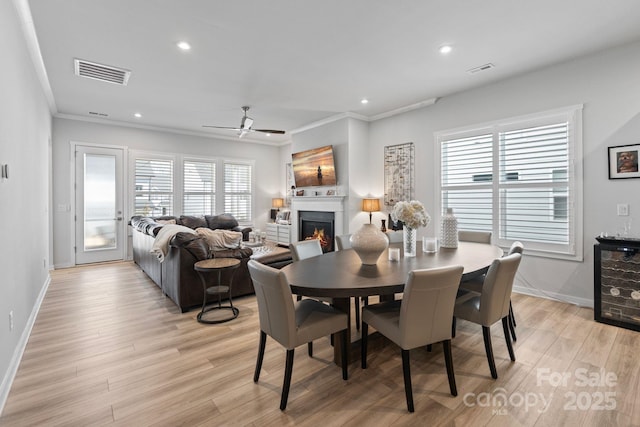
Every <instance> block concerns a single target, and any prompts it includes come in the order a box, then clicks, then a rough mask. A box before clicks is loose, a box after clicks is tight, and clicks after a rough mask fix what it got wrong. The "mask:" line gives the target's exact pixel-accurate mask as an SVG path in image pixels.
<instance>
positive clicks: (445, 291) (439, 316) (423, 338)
mask: <svg viewBox="0 0 640 427" xmlns="http://www.w3.org/2000/svg"><path fill="white" fill-rule="evenodd" d="M462 271H463V267H462V266H450V267H441V268H433V269H427V270H413V271H411V272H409V275H408V277H407V282H406V285H405V287H404V297H403V298H402V300H400V301H386V302H382V303H379V304H372V305H369V306H367V307H364V308H363V309H362V347H361V352H362V355H361V356H362V360H361V364H362V369H366V368H367V333H368V328H369V325H371V326H372V327H374V328H375V329H376V330H377V331H378V332H380V333H381V334H382V335H384V336H386V337H387V338H389V339H390V340H391V341H393V342H394V343H396V344H397V345H398V346H399V347H400V349H401V350H402V351H401V355H402V372H403V375H404V391H405V396H406V399H407V409H408V410H409V412H413V411H414V407H413V390H412V387H411V367H410V359H409V352H410V350H412V349H415V348H417V347H422V346H426V345H430V344H433V343H437V342H442V345H443V347H444V361H445V365H446V367H447V377H448V378H449V391H450V392H451V395H453V396H457V395H458V390H457V388H456V379H455V374H454V372H453V358H452V357H451V324H450V322H451V320H452V318H453V307H454V303H455V299H456V292H457V290H458V284H459V283H460V279H461V277H462Z"/></svg>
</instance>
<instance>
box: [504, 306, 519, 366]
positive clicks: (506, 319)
mask: <svg viewBox="0 0 640 427" xmlns="http://www.w3.org/2000/svg"><path fill="white" fill-rule="evenodd" d="M502 330H503V331H504V340H505V341H506V342H507V349H508V350H509V357H510V358H511V361H512V362H515V361H516V355H515V353H514V352H513V345H511V337H510V336H509V316H508V315H507V316H504V317H503V318H502Z"/></svg>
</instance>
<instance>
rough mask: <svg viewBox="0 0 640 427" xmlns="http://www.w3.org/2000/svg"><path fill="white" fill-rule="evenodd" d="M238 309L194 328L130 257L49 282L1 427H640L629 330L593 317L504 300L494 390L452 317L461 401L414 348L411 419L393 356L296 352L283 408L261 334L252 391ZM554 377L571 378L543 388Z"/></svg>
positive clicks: (386, 351)
mask: <svg viewBox="0 0 640 427" xmlns="http://www.w3.org/2000/svg"><path fill="white" fill-rule="evenodd" d="M235 302H236V304H237V306H238V307H239V308H240V316H239V317H238V318H237V319H236V320H234V321H232V322H228V323H224V324H221V325H203V324H200V323H198V322H196V320H195V317H196V314H197V310H194V311H191V312H188V313H184V314H182V313H180V311H179V310H178V309H177V308H176V306H175V305H174V304H173V303H172V302H171V301H170V300H169V299H166V298H164V297H163V296H162V295H161V292H160V289H159V288H158V287H157V286H156V285H154V284H153V283H152V282H151V281H150V280H149V279H148V278H147V277H146V276H145V275H144V273H142V272H141V271H140V270H139V269H138V268H137V266H136V265H135V264H133V263H130V262H121V263H113V264H101V265H93V266H87V267H78V268H71V269H64V270H58V271H54V272H52V282H51V285H50V287H49V290H48V292H47V295H46V297H45V299H44V301H43V304H42V307H41V309H40V313H39V314H38V318H37V320H36V322H35V326H34V328H33V331H32V334H31V337H30V339H29V343H28V345H27V348H26V351H25V353H24V356H23V359H22V363H21V364H20V368H19V371H18V373H17V376H16V378H15V381H14V383H13V386H12V388H11V392H10V394H9V397H8V400H7V403H6V405H5V408H4V411H3V413H2V417H1V418H0V425H2V426H30V425H34V426H36V425H37V426H56V425H63V426H76V425H77V426H88V425H121V426H147V425H158V426H176V425H190V426H213V425H215V426H218V425H248V426H263V425H302V426H317V425H323V426H334V425H353V426H361V425H376V426H377V425H380V426H388V425H452V426H453V425H459V426H469V425H473V426H476V425H477V426H484V425H491V426H501V425H505V426H517V425H525V426H532V425H535V426H538V425H540V426H546V425H549V426H559V425H576V426H578V425H579V426H584V425H593V426H605V425H640V386H639V385H638V384H639V383H638V378H640V363H638V355H639V354H640V339H639V335H638V333H636V332H632V331H628V330H625V329H620V328H616V327H612V326H608V325H603V324H600V323H596V322H595V321H593V313H592V310H591V309H587V308H580V307H577V306H573V305H569V304H564V303H560V302H554V301H549V300H544V299H538V298H533V297H529V296H524V295H515V294H514V296H513V304H514V309H515V313H516V318H517V322H518V327H517V333H518V341H517V342H516V343H515V353H516V358H517V361H516V362H514V363H512V362H511V361H510V360H509V357H508V353H507V349H506V346H505V343H504V338H503V335H502V327H501V325H500V324H497V325H495V326H494V327H493V328H492V335H493V337H494V339H493V343H494V351H495V355H496V364H497V368H498V375H499V378H498V380H495V381H494V380H492V379H491V377H490V374H489V368H488V365H487V361H486V357H485V352H484V346H483V341H482V333H481V330H480V327H479V326H477V325H473V324H470V323H467V322H464V321H459V322H458V333H457V336H456V338H454V340H453V359H454V367H455V373H456V380H457V384H458V392H459V395H458V397H456V398H454V397H452V396H450V395H449V387H448V383H447V376H446V371H445V367H444V361H443V354H442V347H441V346H440V345H434V348H433V351H432V352H431V353H429V352H427V351H426V350H425V349H417V350H414V351H412V352H411V359H412V365H411V369H412V378H413V393H414V400H415V409H416V412H415V413H413V414H409V413H408V412H407V409H406V404H405V397H404V385H403V380H402V368H401V359H400V352H399V349H398V348H397V347H395V346H394V345H393V344H390V343H387V344H385V345H384V346H382V347H380V348H377V349H370V351H369V359H368V366H369V367H368V369H366V370H362V369H360V365H359V361H358V362H353V363H352V364H351V365H350V366H349V380H348V381H343V380H342V377H341V373H340V369H339V368H338V367H337V366H335V365H334V364H333V363H332V362H331V357H332V349H331V347H330V344H329V342H328V340H322V341H318V342H317V343H316V345H315V348H314V350H315V354H314V357H313V358H309V357H308V356H307V354H306V348H305V347H300V348H299V349H298V350H297V352H296V356H295V363H294V368H293V379H292V387H291V393H290V396H289V404H288V406H287V409H286V411H284V412H281V411H280V410H279V408H278V406H279V399H280V391H281V386H282V378H283V372H284V353H285V352H284V349H283V348H282V347H281V346H280V345H279V344H277V343H275V342H274V341H272V340H271V339H268V340H267V349H266V354H265V360H264V365H263V370H262V375H261V377H260V382H259V383H257V384H255V383H253V380H252V379H253V370H254V366H255V357H256V354H257V349H258V336H259V334H258V332H259V329H258V316H257V304H256V300H255V297H245V298H239V299H237V300H236V301H235ZM353 334H354V338H355V335H357V332H356V331H355V328H353ZM602 373H608V374H609V375H612V374H615V375H616V376H617V380H616V381H615V383H616V384H615V385H612V384H611V383H610V384H609V385H608V386H607V385H602V384H601V383H597V384H596V383H595V380H597V378H595V377H596V376H601V374H602ZM611 373H612V374H611ZM561 375H564V376H565V377H566V376H567V375H569V377H568V378H566V380H565V381H564V382H562V381H557V382H556V381H553V380H558V378H559V377H560V376H561ZM584 377H590V378H591V379H592V380H593V381H594V383H591V384H585V381H584ZM549 378H550V379H551V380H552V381H550V380H548V379H549ZM607 393H609V394H607ZM610 393H614V394H610ZM501 397H503V398H506V405H503V406H500V405H499V403H500V402H503V401H504V400H505V399H501ZM543 399H544V401H543ZM525 402H528V405H527V404H525ZM544 402H547V403H548V404H547V405H546V406H545V404H544ZM613 404H615V406H616V407H615V409H614V410H605V409H598V407H603V408H604V407H607V406H611V405H613Z"/></svg>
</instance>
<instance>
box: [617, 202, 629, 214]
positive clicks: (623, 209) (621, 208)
mask: <svg viewBox="0 0 640 427" xmlns="http://www.w3.org/2000/svg"><path fill="white" fill-rule="evenodd" d="M618 216H629V205H628V204H626V203H618Z"/></svg>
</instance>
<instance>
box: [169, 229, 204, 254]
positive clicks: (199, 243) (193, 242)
mask: <svg viewBox="0 0 640 427" xmlns="http://www.w3.org/2000/svg"><path fill="white" fill-rule="evenodd" d="M171 246H175V247H178V248H183V249H185V250H186V251H188V252H189V253H190V254H191V255H193V257H194V258H195V259H196V260H198V261H201V260H203V259H207V258H209V245H208V244H207V242H206V241H205V240H204V239H203V238H202V237H201V236H199V235H197V234H191V233H183V232H179V233H176V235H175V236H173V239H172V240H171Z"/></svg>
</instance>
